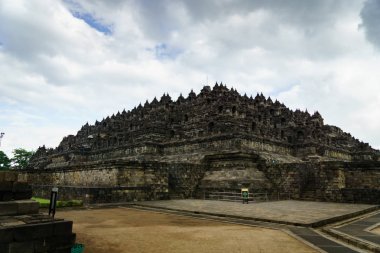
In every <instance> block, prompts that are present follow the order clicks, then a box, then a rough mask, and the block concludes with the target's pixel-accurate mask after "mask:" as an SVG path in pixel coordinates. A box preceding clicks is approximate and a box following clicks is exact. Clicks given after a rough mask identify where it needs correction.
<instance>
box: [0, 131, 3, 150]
mask: <svg viewBox="0 0 380 253" xmlns="http://www.w3.org/2000/svg"><path fill="white" fill-rule="evenodd" d="M3 136H4V133H0V147H1V140H2V139H3Z"/></svg>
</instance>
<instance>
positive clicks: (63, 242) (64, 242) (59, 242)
mask: <svg viewBox="0 0 380 253" xmlns="http://www.w3.org/2000/svg"><path fill="white" fill-rule="evenodd" d="M75 238H76V234H73V233H72V234H69V235H60V236H55V237H53V238H50V243H51V245H52V247H53V248H55V249H59V248H62V249H64V248H71V247H72V246H73V245H74V243H75Z"/></svg>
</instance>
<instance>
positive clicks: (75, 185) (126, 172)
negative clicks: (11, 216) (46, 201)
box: [21, 162, 169, 202]
mask: <svg viewBox="0 0 380 253" xmlns="http://www.w3.org/2000/svg"><path fill="white" fill-rule="evenodd" d="M98 167H100V168H98ZM21 173H24V174H26V175H27V180H28V181H29V182H31V184H32V187H33V192H34V195H35V196H41V197H48V196H49V194H50V190H51V187H53V186H58V187H59V189H60V194H59V195H60V197H61V198H62V199H83V200H84V201H87V202H118V201H135V200H149V199H161V198H167V196H168V175H169V174H168V168H167V167H166V165H165V164H161V163H138V162H120V163H113V164H108V165H106V166H103V168H102V166H101V165H98V166H96V168H88V167H85V168H78V167H77V168H72V169H71V170H67V169H66V170H64V169H61V170H54V172H49V171H39V170H31V171H27V172H21Z"/></svg>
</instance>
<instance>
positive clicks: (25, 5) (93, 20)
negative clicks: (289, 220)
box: [0, 0, 380, 155]
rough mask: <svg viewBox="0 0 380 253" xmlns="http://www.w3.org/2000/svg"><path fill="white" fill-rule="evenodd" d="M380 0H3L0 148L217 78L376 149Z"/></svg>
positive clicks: (38, 140)
mask: <svg viewBox="0 0 380 253" xmlns="http://www.w3.org/2000/svg"><path fill="white" fill-rule="evenodd" d="M379 56H380V1H379V0H364V1H361V0H342V1H339V0H318V1H314V0H288V1H283V0H265V1H264V0H261V1H259V0H245V1H244V0H242V1H235V0H182V1H172V0H167V1H164V0H163V1H158V0H132V1H128V0H123V1H122V0H109V1H100V0H92V1H79V0H62V1H59V0H24V1H23V0H0V131H1V132H5V136H4V138H3V141H2V146H1V150H3V151H5V152H6V153H7V154H8V155H11V153H12V150H13V149H14V148H18V147H22V148H26V149H36V148H37V147H38V146H41V145H43V144H46V146H49V147H55V146H57V145H58V144H59V142H60V141H61V139H62V137H63V136H65V135H68V134H75V133H76V132H77V131H78V130H79V129H80V127H81V126H82V125H83V124H85V123H86V122H87V121H88V122H89V123H90V124H93V123H94V122H95V120H101V119H102V118H103V117H106V116H107V115H112V113H116V112H117V111H118V110H120V111H121V110H123V109H124V108H126V109H127V110H128V109H132V108H133V107H134V106H136V105H138V104H139V103H140V102H142V103H144V102H145V101H146V100H147V99H148V100H149V101H151V100H152V99H153V98H154V97H155V96H157V97H158V98H159V97H161V96H162V94H163V93H164V92H165V93H166V92H169V94H170V95H171V96H172V97H173V98H177V96H178V95H179V94H180V93H182V94H183V95H185V96H187V94H188V93H189V91H190V90H191V89H194V91H195V92H199V91H200V89H201V88H202V86H203V85H206V84H209V85H213V84H214V83H215V82H216V81H217V82H223V83H225V84H227V85H228V87H234V88H236V89H237V90H238V91H239V92H240V93H242V94H244V93H247V94H248V95H250V94H253V95H255V94H256V93H257V92H263V93H264V95H266V96H271V97H272V98H275V99H278V100H280V101H281V102H284V103H285V104H286V105H287V106H289V107H290V108H291V109H293V110H294V109H297V108H300V109H302V110H305V109H308V111H309V112H314V111H316V110H318V111H319V112H320V113H321V114H322V116H323V117H324V119H325V123H327V124H330V125H336V126H339V127H340V128H342V129H343V130H344V131H347V132H351V133H352V134H353V135H354V136H355V137H357V138H359V139H360V140H363V141H364V142H369V143H370V144H371V145H372V146H373V147H375V148H380V113H379V108H380V58H379Z"/></svg>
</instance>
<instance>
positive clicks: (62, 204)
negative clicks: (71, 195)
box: [32, 197, 83, 208]
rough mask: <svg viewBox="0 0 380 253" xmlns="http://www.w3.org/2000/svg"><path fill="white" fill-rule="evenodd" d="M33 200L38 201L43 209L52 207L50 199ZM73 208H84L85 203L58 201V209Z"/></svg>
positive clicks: (75, 200) (34, 198)
mask: <svg viewBox="0 0 380 253" xmlns="http://www.w3.org/2000/svg"><path fill="white" fill-rule="evenodd" d="M32 199H33V200H35V201H37V202H38V203H39V206H40V207H41V208H48V207H49V205H50V200H49V199H43V198H37V197H33V198H32ZM71 206H83V201H82V200H77V199H73V200H58V201H57V208H58V207H71Z"/></svg>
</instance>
